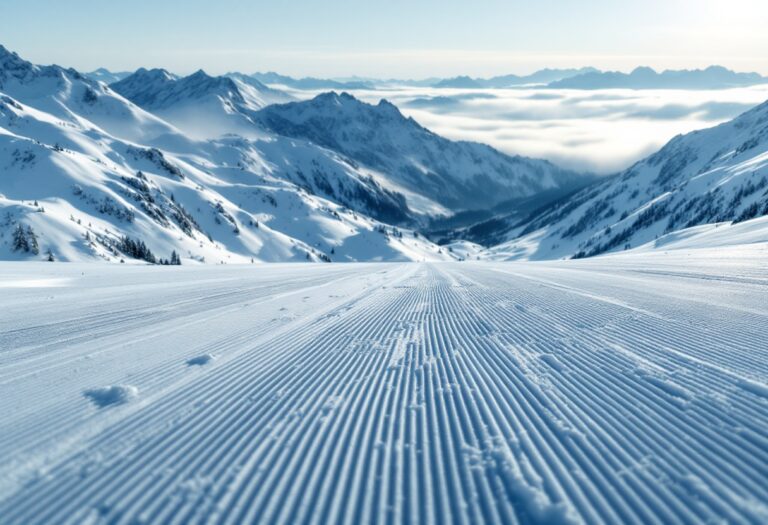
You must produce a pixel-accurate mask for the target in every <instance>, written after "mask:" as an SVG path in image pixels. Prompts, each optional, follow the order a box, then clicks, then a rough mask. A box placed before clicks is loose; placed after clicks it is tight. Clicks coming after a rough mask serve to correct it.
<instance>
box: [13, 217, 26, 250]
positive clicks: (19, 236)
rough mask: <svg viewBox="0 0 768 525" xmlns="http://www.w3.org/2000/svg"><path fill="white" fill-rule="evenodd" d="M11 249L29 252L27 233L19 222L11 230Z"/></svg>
mask: <svg viewBox="0 0 768 525" xmlns="http://www.w3.org/2000/svg"><path fill="white" fill-rule="evenodd" d="M13 251H15V252H29V243H28V242H27V235H26V233H25V232H24V227H23V226H22V225H21V224H17V225H16V229H15V230H13Z"/></svg>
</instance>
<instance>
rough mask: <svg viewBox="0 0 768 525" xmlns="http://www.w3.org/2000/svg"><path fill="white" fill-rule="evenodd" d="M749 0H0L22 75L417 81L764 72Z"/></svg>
mask: <svg viewBox="0 0 768 525" xmlns="http://www.w3.org/2000/svg"><path fill="white" fill-rule="evenodd" d="M766 27H768V6H766V4H765V2H764V1H759V0H729V1H715V0H699V1H692V0H645V1H642V2H641V1H635V0H624V1H619V0H617V1H607V0H589V1H585V0H581V1H577V0H551V1H541V2H530V1H528V2H521V1H515V0H506V1H503V0H477V1H473V2H470V1H466V0H462V1H458V0H412V1H404V0H388V1H386V0H356V1H352V0H325V1H323V0H292V1H290V2H285V1H279V0H272V1H250V2H247V1H236V0H218V1H216V2H211V1H208V2H205V1H202V0H185V1H178V0H173V1H163V0H154V1H148V0H133V1H131V2H117V1H103V0H102V1H94V0H66V1H61V0H2V7H0V43H2V44H3V45H5V46H6V47H8V48H10V49H12V50H15V51H17V52H19V53H20V54H21V55H22V56H24V57H26V58H28V59H30V60H32V61H33V62H36V63H52V62H55V63H59V64H61V65H66V66H72V67H76V68H78V69H82V70H90V69H94V68H96V67H98V66H105V67H108V68H110V69H113V70H123V69H126V70H132V69H135V68H137V67H139V66H148V67H165V68H167V69H170V70H172V71H174V72H177V73H189V72H192V71H194V70H196V69H198V68H201V67H202V68H204V69H205V70H206V71H209V72H210V73H223V72H226V71H230V70H240V71H244V72H252V71H265V70H277V71H280V72H283V73H287V74H292V75H320V76H347V75H353V74H357V75H363V76H377V77H428V76H449V75H458V74H470V75H478V76H480V75H482V76H487V75H494V74H503V73H509V72H514V73H525V72H530V71H533V70H535V69H538V68H541V67H545V66H548V67H566V66H583V65H593V66H597V67H601V68H605V69H619V70H629V69H632V68H634V67H635V66H637V65H650V66H653V67H657V68H683V67H703V66H706V65H709V64H713V63H718V64H722V65H725V66H728V67H731V68H734V69H737V70H753V71H759V72H761V73H764V74H768V32H766V31H765V28H766Z"/></svg>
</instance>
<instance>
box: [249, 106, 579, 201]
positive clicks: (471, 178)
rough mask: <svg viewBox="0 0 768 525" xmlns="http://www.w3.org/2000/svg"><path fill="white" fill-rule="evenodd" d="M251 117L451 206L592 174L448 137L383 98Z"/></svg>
mask: <svg viewBox="0 0 768 525" xmlns="http://www.w3.org/2000/svg"><path fill="white" fill-rule="evenodd" d="M256 119H257V121H258V122H259V123H261V124H262V125H263V126H264V127H265V128H266V129H268V130H270V131H272V132H274V133H276V134H278V135H281V136H286V137H294V138H297V139H305V140H308V141H311V142H312V143H314V144H318V145H320V146H323V147H326V148H329V149H331V150H333V151H336V152H339V153H341V154H343V155H344V156H346V157H348V158H349V159H352V160H353V161H354V162H356V163H358V164H360V165H362V166H366V167H369V168H371V169H373V170H376V171H377V172H378V173H379V174H380V176H381V178H380V180H381V182H382V184H383V185H385V186H387V187H390V188H392V189H393V190H395V191H398V192H402V193H405V194H406V195H407V196H409V199H408V202H409V205H412V206H414V207H418V200H419V197H421V198H422V199H428V200H429V201H431V202H436V203H439V204H440V205H442V206H444V207H446V208H448V209H451V210H454V211H457V210H469V209H487V208H490V207H493V206H494V205H496V204H498V203H500V202H503V201H508V200H510V199H513V198H521V197H530V196H532V195H535V194H537V193H540V192H542V191H545V190H551V189H556V188H568V187H574V188H576V187H579V186H581V185H584V184H585V183H586V182H588V181H589V180H591V179H590V178H589V177H586V176H584V175H580V174H577V173H575V172H572V171H569V170H564V169H561V168H558V167H557V166H555V165H554V164H551V163H550V162H547V161H544V160H537V159H529V158H525V157H520V156H509V155H505V154H503V153H501V152H499V151H497V150H495V149H493V148H491V147H490V146H486V145H483V144H477V143H473V142H456V141H451V140H448V139H445V138H443V137H440V136H438V135H436V134H434V133H432V132H431V131H429V130H428V129H426V128H424V127H422V126H420V125H419V124H418V123H417V122H416V121H415V120H413V119H412V118H406V117H404V116H403V115H402V114H401V113H400V111H399V110H398V109H397V107H395V106H394V105H393V104H391V103H389V102H387V101H386V100H381V101H380V102H379V104H378V105H371V104H366V103H364V102H361V101H359V100H358V99H356V98H355V97H353V96H352V95H350V94H348V93H341V94H337V93H335V92H331V93H324V94H322V95H319V96H317V97H315V98H314V99H312V100H309V101H302V102H293V103H289V104H281V105H272V106H268V107H266V108H264V109H262V110H261V111H259V113H258V114H257V116H256Z"/></svg>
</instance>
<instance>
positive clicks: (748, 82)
mask: <svg viewBox="0 0 768 525" xmlns="http://www.w3.org/2000/svg"><path fill="white" fill-rule="evenodd" d="M131 74H132V73H125V72H121V73H112V72H110V71H108V70H106V69H104V68H101V69H97V70H96V71H92V72H90V73H86V76H87V77H88V78H91V79H93V80H99V81H102V82H105V83H107V84H111V83H114V82H117V81H119V80H122V79H124V78H126V77H128V76H130V75H131ZM225 76H229V77H232V78H237V79H239V80H242V81H246V79H250V80H252V81H257V82H259V83H261V84H266V85H272V86H279V87H283V88H288V89H292V90H300V91H323V90H336V91H356V90H376V89H380V88H388V87H393V86H412V87H433V88H438V89H443V88H450V89H504V88H511V87H521V86H530V85H537V86H546V87H548V88H551V89H611V88H624V89H727V88H731V87H744V86H752V85H757V84H764V83H768V77H764V76H762V75H760V74H758V73H737V72H735V71H732V70H730V69H726V68H724V67H722V66H710V67H708V68H706V69H692V70H687V69H683V70H667V71H662V72H656V71H655V70H653V69H651V68H649V67H638V68H636V69H635V70H633V71H632V72H631V73H621V72H618V71H600V70H598V69H595V68H593V67H583V68H578V69H542V70H539V71H536V72H535V73H532V74H530V75H513V74H510V75H500V76H495V77H490V78H473V77H469V76H457V77H452V78H429V79H423V80H404V79H374V78H358V77H352V78H346V79H323V78H314V77H305V78H298V79H297V78H293V77H290V76H286V75H281V74H278V73H274V72H268V73H254V74H252V75H246V74H242V73H230V74H227V75H225Z"/></svg>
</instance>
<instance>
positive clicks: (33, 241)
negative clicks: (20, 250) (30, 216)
mask: <svg viewBox="0 0 768 525" xmlns="http://www.w3.org/2000/svg"><path fill="white" fill-rule="evenodd" d="M27 244H28V246H29V250H28V251H30V252H32V253H34V254H35V255H38V254H39V253H40V247H39V246H38V244H37V235H35V231H34V230H33V229H32V226H27Z"/></svg>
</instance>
